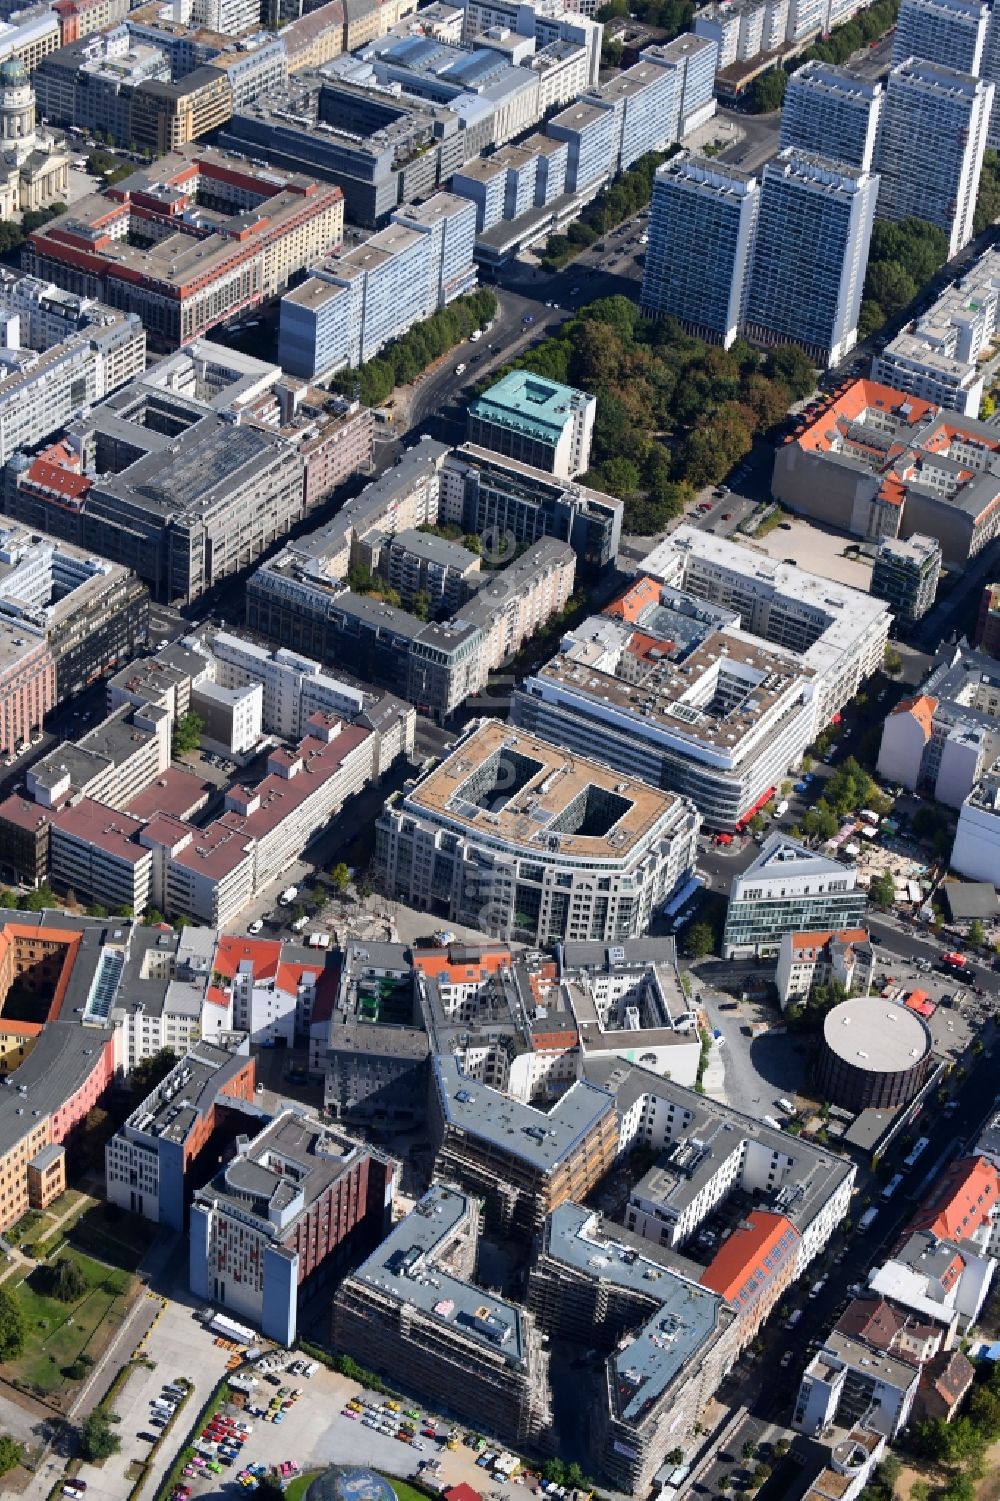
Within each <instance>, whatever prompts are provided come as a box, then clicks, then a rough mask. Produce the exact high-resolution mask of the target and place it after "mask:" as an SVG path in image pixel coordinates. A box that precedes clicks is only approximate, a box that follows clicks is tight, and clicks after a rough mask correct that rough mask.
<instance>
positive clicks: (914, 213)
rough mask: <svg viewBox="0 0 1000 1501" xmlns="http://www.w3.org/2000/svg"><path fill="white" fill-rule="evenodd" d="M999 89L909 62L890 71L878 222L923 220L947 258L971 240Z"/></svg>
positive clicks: (878, 158)
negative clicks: (940, 233)
mask: <svg viewBox="0 0 1000 1501" xmlns="http://www.w3.org/2000/svg"><path fill="white" fill-rule="evenodd" d="M993 96H994V86H993V84H992V83H989V82H987V81H986V80H985V79H982V78H976V77H974V76H973V74H971V73H959V72H957V71H956V70H955V69H953V68H944V67H941V66H939V65H938V64H937V63H933V62H923V61H918V60H916V59H914V58H909V59H908V60H907V61H906V62H903V63H900V64H899V65H898V67H895V68H893V70H892V72H891V73H890V74H889V83H888V87H887V89H886V96H885V108H884V109H883V111H882V123H881V125H880V127H879V137H878V143H877V145H876V148H875V167H876V170H877V172H878V173H879V175H880V177H881V187H880V189H879V198H878V215H879V218H880V219H892V220H896V221H899V220H902V219H926V220H928V221H929V222H930V223H931V224H936V225H938V227H939V228H941V229H943V230H944V232H945V234H946V235H947V236H948V255H949V258H950V257H951V256H953V255H956V254H957V253H958V251H959V250H961V249H962V247H963V245H967V244H968V242H969V240H970V239H971V238H972V221H973V216H974V214H975V209H976V194H977V192H978V190H979V174H980V172H981V170H982V165H983V153H984V152H985V150H986V136H987V130H988V126H989V119H990V111H991V109H992V106H993Z"/></svg>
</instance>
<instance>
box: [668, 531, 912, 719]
mask: <svg viewBox="0 0 1000 1501" xmlns="http://www.w3.org/2000/svg"><path fill="white" fill-rule="evenodd" d="M643 572H644V573H646V574H648V575H649V576H650V577H651V578H654V579H659V580H660V581H661V582H662V583H664V584H667V585H670V586H672V587H674V588H678V589H683V590H684V591H686V593H688V594H690V595H693V596H694V597H695V598H696V599H698V600H700V601H702V602H704V603H707V604H709V605H714V606H721V607H722V608H723V609H724V610H731V611H735V612H736V613H737V615H738V616H739V623H740V630H741V631H743V632H748V633H750V634H751V635H754V636H758V637H761V638H762V639H763V640H764V641H766V642H768V643H769V644H770V645H772V646H777V647H784V648H785V649H786V650H787V651H789V652H791V653H793V654H794V656H795V657H796V658H797V659H798V661H799V664H800V666H801V667H803V668H806V669H809V670H811V671H812V672H813V673H814V674H815V678H814V682H815V685H816V686H815V691H816V695H817V700H818V701H817V703H816V726H817V732H818V730H819V728H820V727H821V726H823V725H825V724H829V722H830V720H831V719H832V718H833V716H834V715H835V714H836V713H838V712H839V711H840V710H841V709H842V708H843V707H844V705H845V704H846V703H847V701H848V700H849V699H850V698H853V696H854V694H855V693H856V692H857V691H858V688H860V686H861V685H862V683H864V682H865V680H866V679H867V678H869V677H871V675H872V674H873V673H875V672H877V671H879V669H880V668H881V665H882V660H883V657H884V654H885V644H886V640H887V639H888V632H889V623H890V620H891V616H890V614H889V611H888V609H887V607H886V606H885V604H883V603H882V602H881V601H880V600H874V599H871V598H870V597H869V596H868V595H866V594H862V593H861V591H860V590H859V589H852V588H850V587H848V586H847V585H844V584H838V583H835V582H834V581H833V580H832V579H827V578H822V577H820V576H819V575H818V574H814V573H807V572H806V570H805V569H804V568H798V567H796V566H795V565H794V564H791V563H776V562H773V561H772V560H770V559H765V558H763V557H762V556H761V554H760V553H758V552H753V551H752V550H750V549H748V548H745V547H741V546H740V545H739V544H738V543H735V542H731V541H730V540H729V539H728V538H726V537H715V536H712V535H711V534H710V533H708V532H702V531H699V529H698V528H697V527H693V526H681V527H678V528H677V530H676V531H675V532H673V533H672V535H671V536H670V537H668V538H667V539H666V540H665V541H664V542H661V543H660V545H659V546H658V547H655V548H654V549H653V551H652V552H651V553H649V554H647V556H646V558H645V559H644V561H643Z"/></svg>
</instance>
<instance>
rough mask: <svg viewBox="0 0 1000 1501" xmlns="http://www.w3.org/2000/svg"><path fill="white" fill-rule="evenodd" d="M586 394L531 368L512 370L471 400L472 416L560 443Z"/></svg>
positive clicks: (545, 440) (544, 440)
mask: <svg viewBox="0 0 1000 1501" xmlns="http://www.w3.org/2000/svg"><path fill="white" fill-rule="evenodd" d="M585 399H586V393H585V392H583V391H577V390H576V389H575V388H574V387H573V386H563V385H560V384H559V382H558V381H554V380H547V379H545V377H544V376H541V375H535V374H533V373H532V372H531V371H529V370H512V371H511V372H510V373H509V374H508V375H505V376H503V377H502V378H501V379H500V380H498V381H497V382H496V383H495V385H492V386H490V388H489V390H487V391H484V392H483V394H482V396H477V397H476V399H475V401H472V402H470V403H469V415H470V417H478V418H480V419H481V420H482V421H484V422H497V423H501V424H502V425H503V426H505V427H510V428H513V429H514V430H515V431H517V432H521V433H525V434H526V435H528V436H530V437H534V438H538V439H540V440H541V441H542V442H548V443H557V442H558V441H559V439H560V437H561V436H562V434H563V432H564V431H565V429H566V424H567V423H568V422H572V421H573V420H574V417H575V414H576V411H577V409H578V407H579V405H580V403H581V402H582V401H584V400H585Z"/></svg>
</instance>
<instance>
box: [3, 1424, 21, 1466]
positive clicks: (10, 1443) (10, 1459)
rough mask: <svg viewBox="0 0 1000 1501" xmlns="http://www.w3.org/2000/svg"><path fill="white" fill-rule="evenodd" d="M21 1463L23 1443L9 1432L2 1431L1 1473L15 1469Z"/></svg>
mask: <svg viewBox="0 0 1000 1501" xmlns="http://www.w3.org/2000/svg"><path fill="white" fill-rule="evenodd" d="M20 1463H21V1445H20V1444H19V1443H18V1442H17V1440H16V1439H13V1438H11V1436H10V1434H9V1433H0V1475H6V1473H7V1471H8V1470H14V1469H16V1468H17V1466H18V1465H19V1464H20Z"/></svg>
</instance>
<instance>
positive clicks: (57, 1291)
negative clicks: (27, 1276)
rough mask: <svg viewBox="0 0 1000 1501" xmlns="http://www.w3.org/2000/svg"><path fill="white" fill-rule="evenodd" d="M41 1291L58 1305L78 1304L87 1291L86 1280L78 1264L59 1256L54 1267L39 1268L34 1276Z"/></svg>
mask: <svg viewBox="0 0 1000 1501" xmlns="http://www.w3.org/2000/svg"><path fill="white" fill-rule="evenodd" d="M36 1275H37V1277H38V1279H39V1281H40V1282H41V1283H42V1290H43V1291H44V1292H45V1294H46V1295H47V1296H48V1297H50V1298H58V1300H59V1302H60V1303H78V1302H79V1301H80V1299H81V1298H82V1297H83V1295H84V1293H85V1292H86V1291H87V1278H86V1276H85V1274H84V1272H83V1270H82V1268H81V1267H80V1264H79V1262H76V1261H72V1260H71V1259H70V1258H69V1257H68V1256H60V1258H59V1260H58V1261H57V1262H56V1264H55V1265H54V1266H47V1267H40V1268H39V1271H38V1273H37V1274H36Z"/></svg>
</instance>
